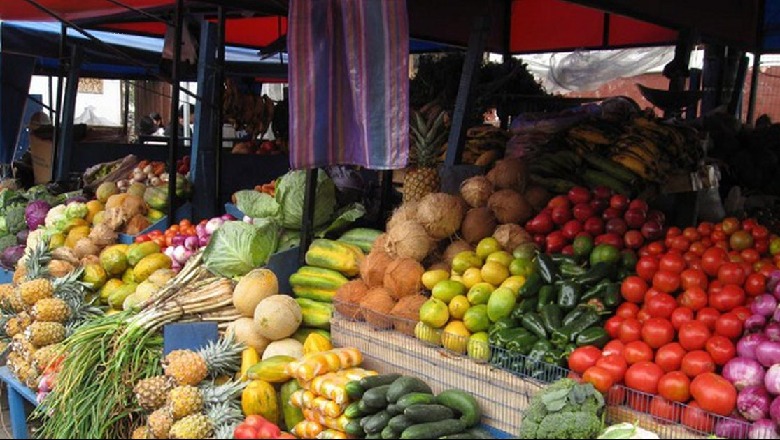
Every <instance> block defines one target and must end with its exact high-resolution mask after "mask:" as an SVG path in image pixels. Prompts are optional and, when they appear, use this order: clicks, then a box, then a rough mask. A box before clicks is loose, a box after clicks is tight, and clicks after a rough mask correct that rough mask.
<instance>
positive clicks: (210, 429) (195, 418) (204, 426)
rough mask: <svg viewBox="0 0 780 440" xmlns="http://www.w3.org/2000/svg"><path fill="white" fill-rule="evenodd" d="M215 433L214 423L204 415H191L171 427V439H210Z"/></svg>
mask: <svg viewBox="0 0 780 440" xmlns="http://www.w3.org/2000/svg"><path fill="white" fill-rule="evenodd" d="M213 433H214V422H212V421H211V419H209V418H208V417H207V416H205V415H203V414H193V415H189V416H187V417H185V418H183V419H181V420H179V421H178V422H176V423H174V424H173V426H172V427H171V432H170V433H169V434H168V437H169V438H209V437H211V435H212V434H213Z"/></svg>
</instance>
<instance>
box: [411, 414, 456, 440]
mask: <svg viewBox="0 0 780 440" xmlns="http://www.w3.org/2000/svg"><path fill="white" fill-rule="evenodd" d="M465 430H466V425H465V424H464V423H463V422H462V421H460V420H459V419H447V420H440V421H438V422H428V423H420V424H417V425H412V426H410V427H408V428H406V429H405V430H404V432H402V433H401V438H402V439H412V438H439V437H442V436H445V435H452V434H458V433H461V432H463V431H465Z"/></svg>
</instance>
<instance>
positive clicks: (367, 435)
mask: <svg viewBox="0 0 780 440" xmlns="http://www.w3.org/2000/svg"><path fill="white" fill-rule="evenodd" d="M363 438H368V439H374V438H377V439H381V438H382V435H381V434H379V433H378V432H377V433H376V434H366V436H365V437H363Z"/></svg>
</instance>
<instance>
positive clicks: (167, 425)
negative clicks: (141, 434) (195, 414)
mask: <svg viewBox="0 0 780 440" xmlns="http://www.w3.org/2000/svg"><path fill="white" fill-rule="evenodd" d="M146 424H147V425H148V426H149V430H150V431H151V434H152V438H168V433H169V432H170V431H171V426H173V419H172V418H171V414H170V411H169V410H168V408H160V409H157V410H155V411H154V412H152V413H151V414H149V418H148V419H147V420H146Z"/></svg>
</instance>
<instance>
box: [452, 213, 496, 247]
mask: <svg viewBox="0 0 780 440" xmlns="http://www.w3.org/2000/svg"><path fill="white" fill-rule="evenodd" d="M497 224H498V223H496V217H495V216H493V212H492V211H491V210H490V208H488V207H486V206H483V207H481V208H471V209H470V210H469V212H467V213H466V218H464V219H463V224H462V225H461V227H460V235H461V236H462V237H463V239H464V240H466V241H467V242H468V243H469V244H477V243H479V241H480V240H482V239H483V238H485V237H490V234H492V233H493V231H494V230H495V229H496V225H497Z"/></svg>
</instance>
